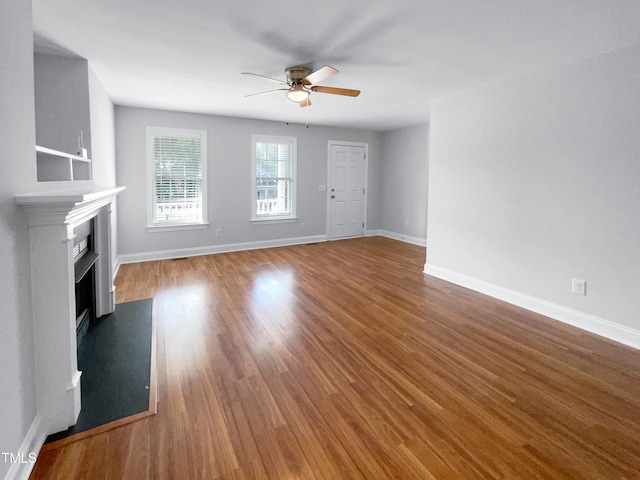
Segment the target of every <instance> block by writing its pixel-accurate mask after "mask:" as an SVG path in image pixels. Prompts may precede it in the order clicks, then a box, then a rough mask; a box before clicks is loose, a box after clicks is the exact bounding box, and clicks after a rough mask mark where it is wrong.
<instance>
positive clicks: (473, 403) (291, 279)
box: [31, 237, 640, 480]
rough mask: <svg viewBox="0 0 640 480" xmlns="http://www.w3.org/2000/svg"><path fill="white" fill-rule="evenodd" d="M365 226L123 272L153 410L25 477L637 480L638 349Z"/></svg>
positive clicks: (50, 454) (120, 289)
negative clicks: (149, 325) (512, 300)
mask: <svg viewBox="0 0 640 480" xmlns="http://www.w3.org/2000/svg"><path fill="white" fill-rule="evenodd" d="M424 257H425V253H424V248H419V247H416V246H413V245H408V244H404V243H401V242H396V241H393V240H389V239H385V238H381V237H372V238H359V239H352V240H343V241H338V242H328V243H319V244H312V245H300V246H293V247H284V248H272V249H265V250H254V251H246V252H237V253H227V254H218V255H210V256H202V257H194V258H188V259H182V260H173V261H157V262H147V263H139V264H131V265H123V266H122V267H121V268H120V271H119V273H118V276H117V279H116V286H117V299H118V302H125V301H130V300H138V299H143V298H150V297H155V300H156V307H157V312H156V319H157V328H158V339H157V349H158V364H157V369H158V414H157V415H155V416H152V417H149V418H146V419H144V420H141V421H139V422H136V423H134V424H130V425H126V426H124V427H121V428H118V429H116V430H112V431H110V432H107V433H103V434H100V435H97V436H94V437H91V438H88V439H86V440H82V441H79V442H76V443H73V444H70V445H66V446H63V447H61V448H59V449H55V450H50V451H46V452H42V453H41V455H40V457H39V459H38V461H37V463H36V465H35V468H34V471H33V474H32V476H31V478H36V479H67V480H70V479H92V480H94V479H109V480H112V479H135V480H139V479H224V480H231V479H234V480H241V479H305V480H306V479H315V480H326V479H376V480H377V479H381V480H382V479H493V478H496V479H554V480H557V479H614V478H615V479H638V478H640V351H637V350H634V349H631V348H628V347H625V346H622V345H619V344H616V343H614V342H611V341H608V340H605V339H603V338H600V337H597V336H595V335H591V334H588V333H586V332H583V331H581V330H578V329H575V328H572V327H569V326H567V325H564V324H562V323H558V322H555V321H553V320H550V319H547V318H545V317H542V316H540V315H536V314H533V313H530V312H527V311H525V310H522V309H519V308H516V307H514V306H511V305H508V304H504V303H502V302H499V301H496V300H493V299H491V298H488V297H485V296H482V295H480V294H477V293H475V292H471V291H469V290H466V289H463V288H460V287H456V286H454V285H452V284H449V283H446V282H443V281H441V280H438V279H435V278H431V277H428V276H425V275H424V274H423V273H422V268H423V264H424Z"/></svg>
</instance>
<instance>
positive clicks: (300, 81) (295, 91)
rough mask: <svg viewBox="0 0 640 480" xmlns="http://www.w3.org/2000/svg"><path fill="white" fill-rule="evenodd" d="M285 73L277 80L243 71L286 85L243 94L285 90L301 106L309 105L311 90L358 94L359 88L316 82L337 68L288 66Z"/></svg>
mask: <svg viewBox="0 0 640 480" xmlns="http://www.w3.org/2000/svg"><path fill="white" fill-rule="evenodd" d="M284 72H285V74H286V75H287V80H286V81H284V80H278V79H277V78H271V77H265V76H264V75H258V74H257V73H249V72H243V73H242V75H247V76H249V77H256V78H263V79H265V80H268V81H270V82H275V83H279V84H280V85H286V87H287V88H276V89H275V90H267V91H266V92H259V93H252V94H250V95H245V96H246V97H253V96H256V95H266V94H267V93H274V92H287V97H288V98H289V100H291V101H292V102H296V103H298V104H299V105H300V106H301V107H308V106H309V105H311V100H310V99H309V96H310V95H311V92H318V93H329V94H332V95H344V96H347V97H357V96H358V95H360V90H351V89H349V88H335V87H323V86H322V85H318V83H320V82H322V81H323V80H326V79H327V78H329V77H331V76H333V75H337V74H338V73H339V71H338V69H336V68H333V67H330V66H328V65H325V66H324V67H322V68H320V69H318V70H316V71H315V72H313V73H312V72H311V69H310V68H308V67H288V68H285V70H284Z"/></svg>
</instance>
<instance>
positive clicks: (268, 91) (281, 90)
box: [245, 88, 289, 97]
mask: <svg viewBox="0 0 640 480" xmlns="http://www.w3.org/2000/svg"><path fill="white" fill-rule="evenodd" d="M287 90H289V89H288V88H276V89H275V90H267V91H266V92H258V93H250V94H249V95H245V97H255V96H257V95H266V94H267V93H273V92H286V91H287Z"/></svg>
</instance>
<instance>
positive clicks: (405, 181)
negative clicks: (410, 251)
mask: <svg viewBox="0 0 640 480" xmlns="http://www.w3.org/2000/svg"><path fill="white" fill-rule="evenodd" d="M428 169H429V125H428V124H425V125H416V126H414V127H408V128H401V129H398V130H391V131H388V132H384V133H383V134H382V174H381V180H382V181H381V197H380V228H381V229H382V230H386V231H387V232H392V233H396V234H403V235H409V236H412V237H415V238H419V239H423V240H426V238H427V190H428V189H427V182H428Z"/></svg>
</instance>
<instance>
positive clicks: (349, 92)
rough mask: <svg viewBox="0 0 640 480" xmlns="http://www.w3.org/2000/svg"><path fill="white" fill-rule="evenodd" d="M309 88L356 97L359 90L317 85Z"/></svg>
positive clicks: (320, 91) (319, 91)
mask: <svg viewBox="0 0 640 480" xmlns="http://www.w3.org/2000/svg"><path fill="white" fill-rule="evenodd" d="M311 90H312V91H314V92H318V93H331V94H333V95H344V96H347V97H357V96H358V95H360V90H351V89H350V88H335V87H323V86H321V85H318V86H317V87H311Z"/></svg>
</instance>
